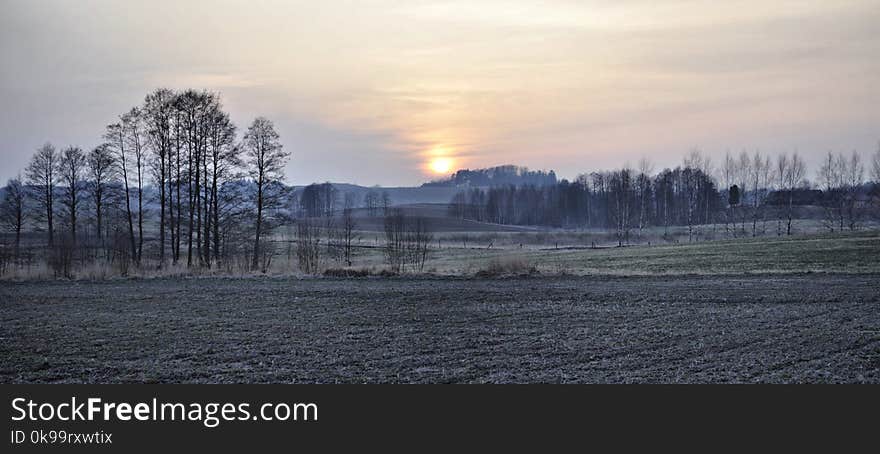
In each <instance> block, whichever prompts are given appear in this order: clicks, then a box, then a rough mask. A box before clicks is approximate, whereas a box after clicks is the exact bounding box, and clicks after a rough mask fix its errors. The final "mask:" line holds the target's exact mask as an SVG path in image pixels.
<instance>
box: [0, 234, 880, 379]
mask: <svg viewBox="0 0 880 454" xmlns="http://www.w3.org/2000/svg"><path fill="white" fill-rule="evenodd" d="M499 243H500V244H499V246H497V247H492V248H488V247H459V246H456V245H448V246H446V247H441V248H439V249H436V250H434V251H433V252H432V257H431V259H430V260H429V262H428V267H429V269H428V270H427V271H428V272H427V273H423V274H418V275H412V274H404V275H401V276H393V277H388V276H385V277H379V276H371V277H366V278H351V279H340V278H333V277H326V276H324V277H316V276H302V275H299V274H297V273H290V272H285V271H281V272H278V273H274V274H270V275H266V276H254V275H242V276H239V277H234V276H217V275H210V274H205V275H200V276H190V277H185V276H157V277H151V278H142V277H141V278H129V279H119V278H116V279H104V280H85V279H81V280H72V281H66V280H65V281H62V280H22V281H18V282H15V281H4V282H0V320H2V322H0V340H2V342H0V359H2V361H0V382H5V383H9V382H47V383H65V382H77V383H79V382H90V383H91V382H97V383H106V382H114V383H115V382H200V383H204V382H207V383H225V382H233V383H242V382H244V383H263V382H272V383H275V382H283V383H301V382H306V383H316V382H318V383H325V382H331V383H337V382H344V383H349V382H353V383H387V382H393V383H398V382H402V383H511V382H512V383H535V382H541V383H543V382H554V383H555V382H565V383H568V382H578V383H582V382H586V383H597V382H598V383H604V382H613V383H627V382H663V383H666V382H674V383H679V382H683V383H690V382H700V383H705V382H709V383H738V382H774V383H776V382H796V383H801V382H847V383H861V382H868V383H880V233H878V232H876V231H865V232H860V233H856V234H850V235H841V236H823V235H807V236H794V237H780V238H777V237H770V238H757V239H736V240H723V241H710V242H700V243H693V244H681V243H679V244H662V245H650V246H649V245H640V246H632V247H620V248H618V247H597V248H582V247H572V246H569V247H562V248H558V249H557V248H556V247H554V246H545V247H522V248H520V247H518V245H516V244H515V243H511V242H510V241H507V242H500V241H499ZM382 266H383V265H382V259H381V250H380V249H379V248H366V249H365V250H363V251H361V252H360V255H359V256H358V258H357V263H356V266H355V267H359V268H360V269H365V268H366V269H372V270H379V269H382Z"/></svg>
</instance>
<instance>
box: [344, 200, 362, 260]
mask: <svg viewBox="0 0 880 454" xmlns="http://www.w3.org/2000/svg"><path fill="white" fill-rule="evenodd" d="M343 203H344V206H343V208H342V227H341V228H342V243H343V257H344V258H345V263H346V264H347V265H348V266H351V259H352V257H353V256H354V250H353V248H354V242H355V241H357V239H358V237H357V233H356V231H355V229H357V223H356V222H355V219H354V194H353V193H351V192H347V193H345V201H344V202H343Z"/></svg>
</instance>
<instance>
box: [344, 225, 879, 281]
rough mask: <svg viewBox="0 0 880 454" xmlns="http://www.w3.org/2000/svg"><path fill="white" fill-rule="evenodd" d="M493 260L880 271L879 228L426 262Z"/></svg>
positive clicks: (454, 252)
mask: <svg viewBox="0 0 880 454" xmlns="http://www.w3.org/2000/svg"><path fill="white" fill-rule="evenodd" d="M493 262H502V263H503V262H520V263H521V264H523V265H525V267H526V268H529V267H534V268H536V269H537V271H539V272H541V273H544V274H576V275H596V274H598V275H682V274H705V275H713V274H766V273H772V274H780V273H805V272H814V273H850V274H852V273H880V232H878V231H870V232H860V233H856V234H846V235H833V236H832V235H805V236H795V237H763V238H754V239H753V238H744V239H735V240H721V241H711V242H699V243H679V244H664V245H655V246H647V245H641V246H630V247H601V248H596V249H593V248H577V249H575V248H560V249H556V248H554V247H552V246H550V247H544V248H525V247H524V248H523V249H518V248H510V247H504V248H485V247H480V248H461V247H447V248H441V249H439V250H437V249H435V250H433V252H432V255H431V259H430V260H429V261H428V264H427V268H428V270H429V271H430V272H433V273H437V274H451V275H472V274H474V273H477V272H479V271H480V270H484V269H486V268H488V267H489V266H490V265H491V264H492V263H493ZM381 265H382V256H381V251H380V250H366V251H363V254H362V255H361V256H360V257H359V258H358V262H357V263H356V264H355V266H356V267H357V266H367V267H373V268H376V269H378V268H379V267H381Z"/></svg>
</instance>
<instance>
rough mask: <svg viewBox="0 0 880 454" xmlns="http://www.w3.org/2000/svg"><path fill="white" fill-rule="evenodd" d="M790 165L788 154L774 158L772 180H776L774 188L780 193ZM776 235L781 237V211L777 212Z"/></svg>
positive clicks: (784, 184) (782, 190) (784, 187)
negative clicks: (774, 164) (774, 166)
mask: <svg viewBox="0 0 880 454" xmlns="http://www.w3.org/2000/svg"><path fill="white" fill-rule="evenodd" d="M790 165H791V161H790V160H789V158H788V153H785V152H783V153H780V154H779V155H777V156H776V168H775V175H774V178H775V180H776V188H777V189H778V190H779V191H780V192H784V191H785V190H786V188H787V186H786V184H787V182H788V173H789V170H788V168H789V166H790ZM776 234H777V235H782V211H779V217H778V218H777V222H776Z"/></svg>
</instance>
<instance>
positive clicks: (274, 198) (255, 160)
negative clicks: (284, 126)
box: [243, 117, 290, 270]
mask: <svg viewBox="0 0 880 454" xmlns="http://www.w3.org/2000/svg"><path fill="white" fill-rule="evenodd" d="M243 147H244V150H245V153H246V156H247V160H248V162H247V165H248V171H249V173H250V176H251V178H252V179H253V181H254V184H255V185H256V195H255V198H254V206H255V208H256V211H257V213H256V218H255V221H254V222H255V225H254V227H255V228H254V249H253V262H252V265H251V268H252V269H254V270H256V269H257V268H258V265H259V259H260V239H261V238H260V237H261V236H262V235H263V227H264V223H265V222H264V221H265V218H264V216H265V213H266V212H267V211H268V210H270V209H274V208H276V206H277V202H278V200H280V194H279V189H280V188H278V187H277V186H278V183H280V181H281V179H283V178H284V164H285V163H286V162H287V159H288V157H289V156H290V154H289V153H287V152H285V151H284V150H283V149H282V145H281V141H280V137H279V136H278V133H277V132H275V126H274V125H273V124H272V122H271V121H269V120H268V119H266V118H264V117H258V118H256V119H255V120H254V121H253V123H251V125H250V126H249V127H248V130H247V133H246V134H245V135H244V144H243Z"/></svg>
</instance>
